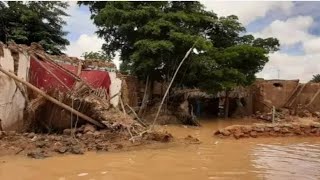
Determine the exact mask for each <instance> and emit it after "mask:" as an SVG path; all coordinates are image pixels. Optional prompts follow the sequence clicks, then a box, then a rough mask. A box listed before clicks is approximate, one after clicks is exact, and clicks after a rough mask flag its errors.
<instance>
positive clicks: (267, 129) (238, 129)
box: [214, 121, 320, 139]
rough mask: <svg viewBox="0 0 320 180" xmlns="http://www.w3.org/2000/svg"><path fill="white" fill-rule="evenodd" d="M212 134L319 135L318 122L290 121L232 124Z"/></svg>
mask: <svg viewBox="0 0 320 180" xmlns="http://www.w3.org/2000/svg"><path fill="white" fill-rule="evenodd" d="M214 135H216V136H218V137H221V138H227V137H234V138H236V139H239V138H249V137H252V138H257V137H284V136H320V123H319V122H312V121H308V122H292V123H276V124H267V123H265V124H254V125H233V126H228V127H226V128H224V129H220V130H217V131H216V132H215V133H214Z"/></svg>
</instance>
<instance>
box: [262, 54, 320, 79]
mask: <svg viewBox="0 0 320 180" xmlns="http://www.w3.org/2000/svg"><path fill="white" fill-rule="evenodd" d="M269 60H270V61H269V62H268V63H267V64H266V66H265V67H264V69H263V70H262V72H260V73H258V74H257V77H261V78H264V79H278V70H279V75H280V79H300V81H301V82H307V81H309V80H310V79H311V78H312V75H314V74H318V73H320V72H319V71H320V53H317V54H312V55H300V56H292V55H289V54H285V53H280V52H276V53H273V54H270V57H269Z"/></svg>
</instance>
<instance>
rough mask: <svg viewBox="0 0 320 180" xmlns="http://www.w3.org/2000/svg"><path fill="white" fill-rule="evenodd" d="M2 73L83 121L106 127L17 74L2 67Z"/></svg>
mask: <svg viewBox="0 0 320 180" xmlns="http://www.w3.org/2000/svg"><path fill="white" fill-rule="evenodd" d="M0 71H1V72H3V73H4V74H6V75H7V76H9V77H11V78H12V79H14V80H16V81H18V82H20V83H22V84H24V85H26V86H27V87H28V88H30V89H32V90H33V91H35V92H37V93H39V94H40V95H42V96H43V97H44V98H46V99H47V100H49V101H51V102H52V103H54V104H56V105H58V106H60V107H62V108H64V109H66V110H68V111H70V112H71V113H73V114H75V115H77V116H79V117H81V118H82V119H84V120H86V121H88V122H90V123H92V124H94V125H97V126H98V127H101V128H102V127H104V126H103V125H102V124H100V123H99V122H98V121H96V120H94V119H92V118H91V117H89V116H87V115H85V114H83V113H81V112H79V111H77V110H75V109H73V108H71V107H70V106H68V105H66V104H64V103H62V102H60V101H58V100H56V99H55V98H53V97H51V96H49V95H47V94H46V93H45V92H43V91H42V90H40V89H39V88H37V87H35V86H33V85H32V84H30V83H28V82H26V81H24V80H22V79H20V78H19V77H17V76H16V75H15V74H13V73H11V72H8V71H6V70H4V69H3V68H2V67H0Z"/></svg>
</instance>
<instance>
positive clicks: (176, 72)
mask: <svg viewBox="0 0 320 180" xmlns="http://www.w3.org/2000/svg"><path fill="white" fill-rule="evenodd" d="M194 45H195V44H194ZM194 45H193V46H192V47H191V48H190V49H189V51H188V52H187V53H186V55H185V56H184V58H183V59H182V60H181V62H180V64H179V66H178V68H177V69H176V71H175V73H174V75H173V77H172V79H171V81H170V84H169V86H168V88H167V90H166V92H165V94H164V96H163V98H162V100H161V103H160V106H159V108H158V111H157V114H156V117H155V118H154V120H153V123H152V126H151V128H152V129H153V127H154V125H155V123H156V121H157V119H158V116H159V113H160V111H161V108H162V104H163V102H164V100H165V99H166V97H167V95H168V93H169V90H170V87H171V85H172V83H173V81H174V79H175V77H176V75H177V74H178V71H179V69H180V67H181V66H182V64H183V62H184V61H185V60H186V59H187V57H188V56H189V54H190V53H191V51H192V49H193V47H194Z"/></svg>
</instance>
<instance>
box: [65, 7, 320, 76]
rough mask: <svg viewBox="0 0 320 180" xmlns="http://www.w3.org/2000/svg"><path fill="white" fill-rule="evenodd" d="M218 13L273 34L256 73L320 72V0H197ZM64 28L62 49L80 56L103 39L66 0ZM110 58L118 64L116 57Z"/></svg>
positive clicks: (258, 31)
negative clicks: (273, 45)
mask: <svg viewBox="0 0 320 180" xmlns="http://www.w3.org/2000/svg"><path fill="white" fill-rule="evenodd" d="M201 2H202V3H203V4H204V5H205V6H206V8H207V9H208V10H213V11H214V12H215V13H217V14H218V15H219V16H227V15H231V14H234V15H237V16H238V17H239V19H240V22H242V23H243V24H244V25H245V27H246V28H247V33H249V34H253V35H254V36H255V37H264V38H265V37H270V36H272V37H276V38H278V39H279V40H280V43H281V49H280V51H278V52H276V53H273V54H270V55H269V62H268V63H267V65H266V66H265V68H264V69H263V71H262V72H260V73H258V74H257V76H258V77H261V78H265V79H277V78H278V76H280V79H300V80H301V81H302V82H306V81H308V80H310V79H311V78H312V75H313V74H317V73H320V2H268V1H260V2H257V1H253V2H239V1H236V2H226V1H223V2H221V1H201ZM68 13H69V14H70V17H68V18H66V20H67V26H66V27H65V30H66V31H68V32H69V34H68V36H67V38H68V39H69V41H70V46H68V47H67V50H66V53H67V54H68V55H69V56H77V57H80V56H81V55H82V53H84V52H87V51H99V50H101V45H102V44H103V40H102V39H99V38H98V37H97V36H96V35H95V33H94V32H95V31H96V27H95V26H94V25H93V23H92V21H91V20H90V12H89V10H88V8H87V7H85V6H81V7H79V6H78V5H76V3H75V2H70V7H69V9H68ZM114 62H115V63H116V64H117V66H118V65H119V60H118V57H116V59H115V60H114Z"/></svg>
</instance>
